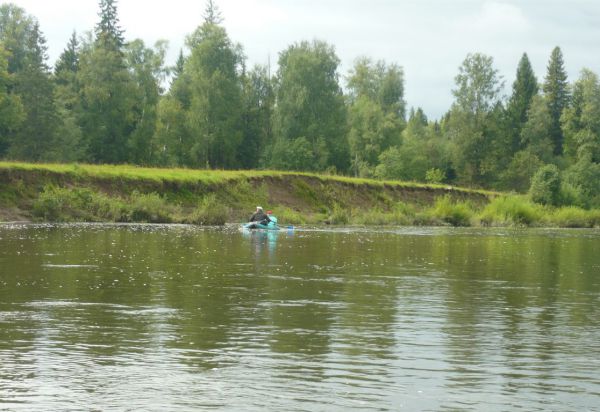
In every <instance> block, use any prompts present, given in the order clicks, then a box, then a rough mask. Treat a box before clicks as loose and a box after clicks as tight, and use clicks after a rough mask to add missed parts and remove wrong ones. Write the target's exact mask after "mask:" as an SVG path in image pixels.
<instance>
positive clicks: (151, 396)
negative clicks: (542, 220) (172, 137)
mask: <svg viewBox="0 0 600 412" xmlns="http://www.w3.org/2000/svg"><path fill="white" fill-rule="evenodd" d="M599 245H600V234H599V233H598V232H595V231H547V230H529V231H514V230H485V231H482V230H472V229H443V228H442V229H420V228H416V229H410V228H409V229H401V230H386V231H383V232H375V231H373V230H368V229H361V230H349V229H344V230H336V231H324V230H304V231H302V230H296V231H289V232H287V231H281V232H277V231H238V230H237V228H236V229H226V230H216V229H210V230H203V229H198V228H193V227H187V226H152V225H148V226H144V225H125V226H103V225H72V226H50V225H41V226H27V225H25V226H14V225H10V226H0V410H2V409H9V410H23V411H31V410H39V411H46V410H78V409H83V410H89V409H93V410H107V409H117V410H128V409H133V410H161V411H162V410H198V409H212V408H216V409H225V410H266V409H267V410H311V411H312V410H327V411H329V410H371V409H372V410H402V409H405V410H492V411H493V410H498V411H500V410H514V409H524V410H564V411H567V410H595V409H596V410H597V407H598V402H599V400H600V374H599V372H598V370H600V346H599V345H598V343H597V342H600V328H599V326H600V317H599V313H598V312H599V311H600V309H599V308H600V277H599V276H598V274H599V273H600V255H599V254H598V253H597V251H598V250H600V249H599Z"/></svg>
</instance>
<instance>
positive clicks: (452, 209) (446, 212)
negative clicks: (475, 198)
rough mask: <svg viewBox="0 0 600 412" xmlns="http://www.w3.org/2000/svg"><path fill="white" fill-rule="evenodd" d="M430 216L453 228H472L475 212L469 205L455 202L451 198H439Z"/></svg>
mask: <svg viewBox="0 0 600 412" xmlns="http://www.w3.org/2000/svg"><path fill="white" fill-rule="evenodd" d="M430 215H431V216H432V217H434V218H436V219H439V220H441V221H443V222H446V223H449V224H451V225H452V226H470V225H471V218H472V217H473V210H472V208H471V206H470V204H469V203H466V202H454V201H453V200H452V198H451V197H450V196H443V197H439V198H438V199H436V201H435V205H434V206H433V208H432V209H431V210H430Z"/></svg>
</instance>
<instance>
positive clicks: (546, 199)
mask: <svg viewBox="0 0 600 412" xmlns="http://www.w3.org/2000/svg"><path fill="white" fill-rule="evenodd" d="M560 188H561V178H560V172H559V170H558V168H557V167H556V166H555V165H546V166H543V167H542V168H540V169H539V170H538V171H537V172H536V173H535V175H534V176H533V179H532V181H531V188H530V189H529V195H530V196H531V200H533V201H534V202H535V203H540V204H542V205H552V206H556V205H558V204H559V202H560Z"/></svg>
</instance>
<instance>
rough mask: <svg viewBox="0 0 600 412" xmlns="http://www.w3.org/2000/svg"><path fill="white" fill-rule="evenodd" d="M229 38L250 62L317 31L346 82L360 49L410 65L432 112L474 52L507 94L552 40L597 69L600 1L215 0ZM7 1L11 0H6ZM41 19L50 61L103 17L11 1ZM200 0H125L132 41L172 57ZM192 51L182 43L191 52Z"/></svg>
mask: <svg viewBox="0 0 600 412" xmlns="http://www.w3.org/2000/svg"><path fill="white" fill-rule="evenodd" d="M214 2H215V3H216V4H217V6H218V7H219V9H220V11H221V14H222V16H223V18H224V21H223V25H224V26H225V28H226V30H227V32H228V34H229V36H230V38H231V40H232V41H234V42H236V43H240V44H241V45H242V46H243V48H244V51H245V53H246V55H247V58H248V66H249V67H250V66H252V65H253V64H267V62H269V61H270V62H271V65H272V67H274V69H273V70H275V68H276V63H277V58H278V55H279V53H280V52H281V51H283V50H285V49H286V48H287V47H289V46H290V45H292V44H293V43H295V42H299V41H302V40H313V39H319V40H324V41H326V42H327V43H329V44H331V45H333V46H334V47H335V50H336V54H337V55H338V57H339V58H340V61H341V65H340V68H339V73H340V82H341V84H342V86H343V85H344V84H345V76H346V75H347V72H348V70H349V69H350V68H351V67H352V65H353V62H354V61H355V59H356V58H358V57H364V56H366V57H370V58H372V59H373V60H385V61H386V62H387V63H396V64H398V65H400V66H402V67H403V68H404V73H405V99H406V101H407V106H408V107H409V108H410V107H415V108H416V107H421V108H422V109H423V110H424V111H425V113H426V114H427V116H428V117H429V118H430V119H436V118H439V117H440V116H442V115H443V114H444V113H445V112H446V111H447V110H448V109H449V108H450V105H451V104H452V102H453V96H452V89H453V88H454V77H455V76H456V74H457V73H458V68H459V66H460V65H461V63H462V62H463V60H464V59H465V58H466V56H467V54H468V53H475V52H479V53H484V54H486V55H489V56H492V57H493V58H494V67H495V68H496V69H498V71H499V74H500V75H501V76H502V78H503V80H504V81H505V94H506V95H509V94H510V90H511V85H512V83H513V81H514V77H515V73H516V68H517V64H518V62H519V59H520V58H521V56H522V54H523V53H524V52H526V53H527V54H528V56H529V59H530V60H531V63H532V66H533V69H534V71H535V73H536V75H537V77H538V81H540V82H541V81H543V78H544V76H545V73H546V66H547V63H548V59H549V56H550V53H551V51H552V49H553V48H554V47H555V46H560V48H561V50H562V52H563V56H564V61H565V67H566V70H567V73H568V75H569V80H571V81H572V80H574V79H576V78H577V77H578V76H579V73H580V71H581V70H582V69H583V68H589V69H591V70H593V71H595V72H600V53H599V50H598V45H599V43H598V40H599V39H600V1H598V0H569V1H565V0H368V1H367V0H214ZM2 3H7V1H4V0H2ZM11 3H13V4H16V5H17V6H19V7H22V8H24V9H25V10H26V11H27V13H28V14H30V15H32V16H34V17H35V18H37V20H38V21H39V23H40V27H41V29H42V31H43V33H44V35H45V36H46V39H47V44H48V54H49V57H50V63H51V64H54V61H55V60H56V59H57V57H58V56H59V55H60V53H61V52H62V50H63V49H64V48H65V46H66V44H67V41H68V39H69V37H70V36H71V33H72V32H73V30H76V31H77V33H79V34H83V33H84V32H86V31H89V30H92V29H93V28H94V26H95V24H96V23H97V21H98V3H99V2H98V1H97V0H52V1H49V0H12V1H11ZM204 9H205V1H203V0H169V1H156V0H119V1H118V10H119V18H120V22H121V27H122V28H123V29H124V30H125V38H126V40H133V39H136V38H141V39H142V40H144V41H145V43H146V44H147V45H153V44H154V43H155V42H156V41H157V40H159V39H165V40H168V41H169V53H168V56H167V62H168V63H169V64H172V63H174V61H175V59H176V57H177V55H178V53H179V50H180V49H181V48H182V47H184V42H185V37H186V36H187V35H188V34H190V33H192V32H193V30H194V29H195V28H196V27H198V26H199V25H200V24H201V23H202V20H203V18H202V15H203V12H204ZM184 52H185V51H184Z"/></svg>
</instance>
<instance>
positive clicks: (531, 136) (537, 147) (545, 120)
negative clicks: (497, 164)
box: [499, 95, 555, 192]
mask: <svg viewBox="0 0 600 412" xmlns="http://www.w3.org/2000/svg"><path fill="white" fill-rule="evenodd" d="M550 124H551V121H550V112H549V110H548V105H547V103H546V99H545V97H543V96H540V95H536V96H534V97H533V99H532V101H531V105H530V107H529V111H528V113H527V122H526V123H525V124H524V125H523V127H522V129H521V136H520V143H519V146H520V147H521V148H522V149H521V150H519V151H518V152H516V153H515V154H514V155H512V157H511V158H509V159H510V163H508V165H507V167H506V168H505V169H504V170H503V171H501V172H500V186H499V187H500V188H501V189H503V190H516V191H518V192H526V191H527V190H528V189H529V187H530V186H531V179H532V178H533V175H534V174H535V172H536V171H537V170H538V169H539V168H540V167H542V166H543V165H544V164H548V163H552V162H554V161H555V159H554V156H553V145H552V142H551V141H550V138H549V136H550Z"/></svg>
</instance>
